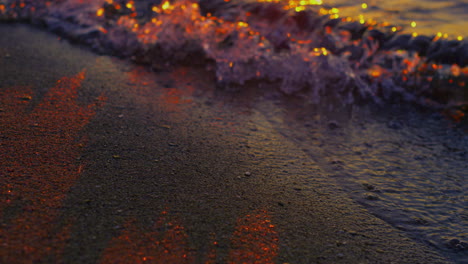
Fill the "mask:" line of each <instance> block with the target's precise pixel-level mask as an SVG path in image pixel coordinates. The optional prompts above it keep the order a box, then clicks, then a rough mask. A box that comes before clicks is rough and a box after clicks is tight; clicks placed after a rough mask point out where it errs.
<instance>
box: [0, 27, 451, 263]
mask: <svg viewBox="0 0 468 264" xmlns="http://www.w3.org/2000/svg"><path fill="white" fill-rule="evenodd" d="M0 36H1V37H0V103H1V105H0V140H1V141H0V148H1V151H0V162H1V164H2V165H1V167H0V173H1V178H2V179H1V183H0V186H1V195H2V196H1V197H2V198H1V199H2V202H1V203H0V262H1V263H291V264H292V263H398V264H400V263H412V264H415V263H434V264H435V263H452V262H451V261H450V260H448V259H446V258H445V257H442V256H441V255H440V254H439V253H437V252H435V251H434V250H433V249H432V248H429V247H428V246H427V245H425V244H423V243H420V242H418V241H417V239H414V238H410V237H409V236H408V235H407V234H405V233H404V232H403V231H401V230H398V229H396V228H394V227H392V226H391V225H389V224H388V223H386V222H384V221H383V220H381V219H379V218H377V217H375V216H374V215H372V214H371V213H370V212H369V211H367V210H366V209H365V208H364V207H363V206H362V205H360V204H358V203H356V202H355V201H353V200H352V199H351V198H350V196H349V194H348V193H346V192H345V191H344V190H343V189H342V187H340V186H338V185H337V184H336V183H335V182H334V179H333V178H331V177H330V175H329V173H328V172H326V171H325V170H323V169H322V168H321V167H320V166H319V165H318V164H317V162H316V161H314V160H313V159H312V158H311V157H310V155H307V153H306V152H305V151H304V150H303V149H302V148H301V147H300V145H298V144H297V143H295V142H292V141H291V140H289V139H288V138H287V137H286V136H285V135H284V133H281V131H279V130H278V129H276V128H275V126H274V125H273V124H272V120H273V121H274V120H276V121H278V122H281V120H277V119H278V118H279V117H277V116H275V114H274V112H270V114H269V115H267V114H265V113H266V112H265V108H263V109H259V108H258V106H257V104H255V103H254V99H252V98H256V96H258V95H257V94H254V95H252V94H250V92H249V90H246V91H244V92H242V93H232V92H226V91H220V90H219V89H216V87H215V85H214V82H213V80H212V78H213V77H212V76H210V75H209V74H207V73H206V72H204V71H203V70H200V69H194V68H185V67H179V68H175V69H172V70H167V71H164V70H163V71H160V72H148V71H147V70H146V68H145V67H143V66H135V65H132V64H130V63H128V62H124V61H120V60H118V59H116V58H112V57H108V56H99V55H97V54H94V53H92V52H90V51H88V50H87V49H85V48H82V47H79V46H74V45H71V44H69V43H68V42H67V41H63V40H60V38H59V37H57V36H56V35H53V34H50V33H47V32H44V31H41V30H39V29H34V28H31V27H29V26H26V25H16V24H8V25H5V24H3V25H0ZM252 93H253V92H252ZM272 97H274V96H272ZM257 99H258V98H257ZM262 100H263V104H268V99H267V98H266V99H262ZM334 126H335V125H334V124H333V123H328V127H330V128H333V127H334Z"/></svg>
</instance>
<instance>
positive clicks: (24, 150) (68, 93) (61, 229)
mask: <svg viewBox="0 0 468 264" xmlns="http://www.w3.org/2000/svg"><path fill="white" fill-rule="evenodd" d="M84 78H85V72H81V73H79V74H77V75H75V76H73V77H63V78H62V79H60V80H58V81H57V83H56V85H55V86H54V87H53V88H51V89H50V90H49V91H48V92H47V94H46V95H45V96H44V98H43V99H42V101H41V102H40V103H39V104H38V105H37V106H36V107H34V109H33V110H32V112H29V111H27V108H28V107H29V106H30V104H31V102H32V101H31V100H33V96H34V94H33V92H32V90H31V89H30V88H28V87H11V88H8V89H3V90H2V91H1V92H0V105H2V111H1V112H2V114H1V116H0V122H1V124H2V130H1V133H2V135H3V136H4V140H3V141H2V144H1V145H2V153H1V154H0V164H2V166H1V167H0V174H1V175H2V185H3V186H2V188H1V189H0V194H1V195H2V197H3V198H2V199H3V200H2V202H1V203H0V218H1V219H7V218H11V219H10V221H8V223H5V222H4V224H2V225H1V226H0V244H1V245H2V246H1V247H0V262H1V263H44V261H45V258H49V259H50V258H53V259H55V260H56V262H57V263H60V262H61V261H62V260H61V254H62V251H63V248H64V246H65V245H66V240H67V239H68V237H69V231H70V223H66V224H63V223H59V218H60V212H61V211H60V209H61V207H62V203H63V201H64V199H65V198H66V194H67V192H68V191H69V190H70V188H71V187H72V186H73V185H74V184H75V182H76V181H77V180H78V178H79V177H80V175H81V172H82V170H83V165H81V164H77V160H76V159H77V158H78V157H79V156H80V153H81V151H82V148H83V146H84V144H85V141H84V140H83V139H81V140H80V131H81V130H82V129H83V127H84V126H86V125H87V124H88V123H89V122H90V120H91V119H92V118H93V117H94V115H95V113H96V109H97V108H98V107H99V106H100V105H101V103H102V102H103V101H104V100H105V99H104V98H103V97H100V98H98V102H96V103H94V104H90V105H80V104H79V103H78V100H77V99H78V90H79V89H80V88H81V84H82V82H83V80H84ZM12 210H13V211H17V212H18V213H17V214H13V215H11V212H12ZM71 222H72V220H71Z"/></svg>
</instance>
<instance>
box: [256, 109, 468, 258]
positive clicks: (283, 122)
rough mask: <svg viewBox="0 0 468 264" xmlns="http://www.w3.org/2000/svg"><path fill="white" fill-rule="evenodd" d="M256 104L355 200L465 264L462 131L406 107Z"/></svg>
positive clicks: (466, 188) (467, 148)
mask: <svg viewBox="0 0 468 264" xmlns="http://www.w3.org/2000/svg"><path fill="white" fill-rule="evenodd" d="M288 104H289V103H288ZM288 104H287V105H288ZM261 105H263V106H262V108H263V113H264V114H265V115H266V116H269V120H270V122H272V123H273V124H274V126H275V127H276V128H277V129H278V130H279V131H280V132H281V133H282V134H283V135H284V136H286V137H287V138H289V139H291V140H293V141H294V142H296V144H297V145H298V146H300V148H302V149H303V150H304V151H305V152H306V153H307V154H308V155H309V156H311V157H312V158H313V159H314V160H316V161H317V162H318V163H319V164H321V167H322V168H323V169H324V170H325V171H327V172H328V174H329V176H330V177H332V178H334V179H335V180H336V181H337V182H338V183H339V184H340V185H341V186H343V188H344V189H345V190H346V191H347V193H348V194H349V195H350V196H351V197H352V198H353V199H354V200H355V201H357V202H358V203H360V204H362V205H364V206H365V207H366V208H367V209H369V210H370V211H371V212H372V213H373V214H374V215H376V216H377V217H379V218H382V219H384V220H385V221H386V222H388V223H391V224H392V225H394V226H395V227H397V228H399V229H401V230H404V231H406V232H408V233H409V234H410V235H411V236H412V237H413V238H414V239H415V240H417V241H420V242H423V243H425V244H428V245H431V246H433V247H435V248H437V250H439V251H440V252H443V254H445V255H447V256H449V257H450V258H452V260H453V261H454V262H455V263H467V261H468V232H467V230H468V211H467V209H466V208H468V200H467V193H468V183H467V181H466V179H467V176H468V135H467V134H466V131H465V132H464V131H463V130H461V129H457V128H455V127H454V126H453V123H451V122H450V121H448V120H447V119H445V118H444V117H443V116H441V115H439V114H434V113H421V112H419V111H417V110H415V109H411V108H404V109H402V108H398V107H395V108H390V109H387V110H383V111H382V109H381V110H378V108H373V107H344V108H341V107H338V108H335V109H326V108H315V107H302V108H298V107H297V106H295V105H294V103H293V104H292V105H290V104H289V106H286V107H285V105H284V104H281V105H282V107H279V108H278V107H277V106H273V105H271V104H270V103H261Z"/></svg>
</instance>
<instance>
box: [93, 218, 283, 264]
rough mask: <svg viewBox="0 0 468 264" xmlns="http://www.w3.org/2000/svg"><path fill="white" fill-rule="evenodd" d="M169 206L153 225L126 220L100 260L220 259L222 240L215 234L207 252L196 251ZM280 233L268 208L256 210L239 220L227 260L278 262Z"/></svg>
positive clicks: (260, 263)
mask: <svg viewBox="0 0 468 264" xmlns="http://www.w3.org/2000/svg"><path fill="white" fill-rule="evenodd" d="M174 218H175V217H174V216H171V215H170V214H169V212H168V211H167V210H165V211H163V212H161V214H160V216H159V218H158V219H157V220H156V222H155V224H154V226H153V227H150V228H149V230H148V228H147V227H146V228H145V227H144V226H142V225H141V223H139V222H138V221H137V220H135V219H132V220H129V221H127V223H126V224H125V227H124V230H123V231H122V232H121V233H120V234H119V235H118V236H117V237H114V238H113V239H112V240H111V241H110V242H109V244H108V247H107V248H106V249H105V250H104V252H103V254H102V257H101V261H100V263H101V264H108V263H109V264H110V263H161V264H162V263H199V261H196V254H200V253H201V256H199V258H201V259H203V260H204V263H206V264H209V263H219V260H220V259H224V257H223V256H220V255H219V253H220V252H218V245H219V241H217V240H216V239H214V238H213V237H215V234H212V236H211V238H210V239H208V241H207V243H209V245H207V248H208V250H207V252H196V251H195V250H194V249H193V248H191V246H190V244H189V235H188V233H187V231H186V229H185V227H184V226H183V225H181V224H180V222H179V221H176V220H174ZM278 241H279V237H278V234H277V232H276V231H275V226H274V224H273V223H272V222H271V220H270V217H269V215H268V213H267V212H266V211H257V212H253V213H252V214H248V215H246V216H244V217H241V218H239V219H238V220H237V224H236V227H235V231H234V233H233V234H232V236H231V246H230V248H231V249H230V251H229V255H228V257H227V258H228V261H227V263H232V264H239V263H257V264H270V263H275V260H276V257H277V255H278V250H279V249H278Z"/></svg>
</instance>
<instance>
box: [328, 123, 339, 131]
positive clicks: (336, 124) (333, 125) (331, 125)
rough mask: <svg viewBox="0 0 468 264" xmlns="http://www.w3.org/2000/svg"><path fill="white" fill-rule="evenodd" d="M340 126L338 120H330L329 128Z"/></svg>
mask: <svg viewBox="0 0 468 264" xmlns="http://www.w3.org/2000/svg"><path fill="white" fill-rule="evenodd" d="M339 127H340V125H338V122H336V121H330V122H328V128H329V129H332V130H333V129H337V128H339Z"/></svg>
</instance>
